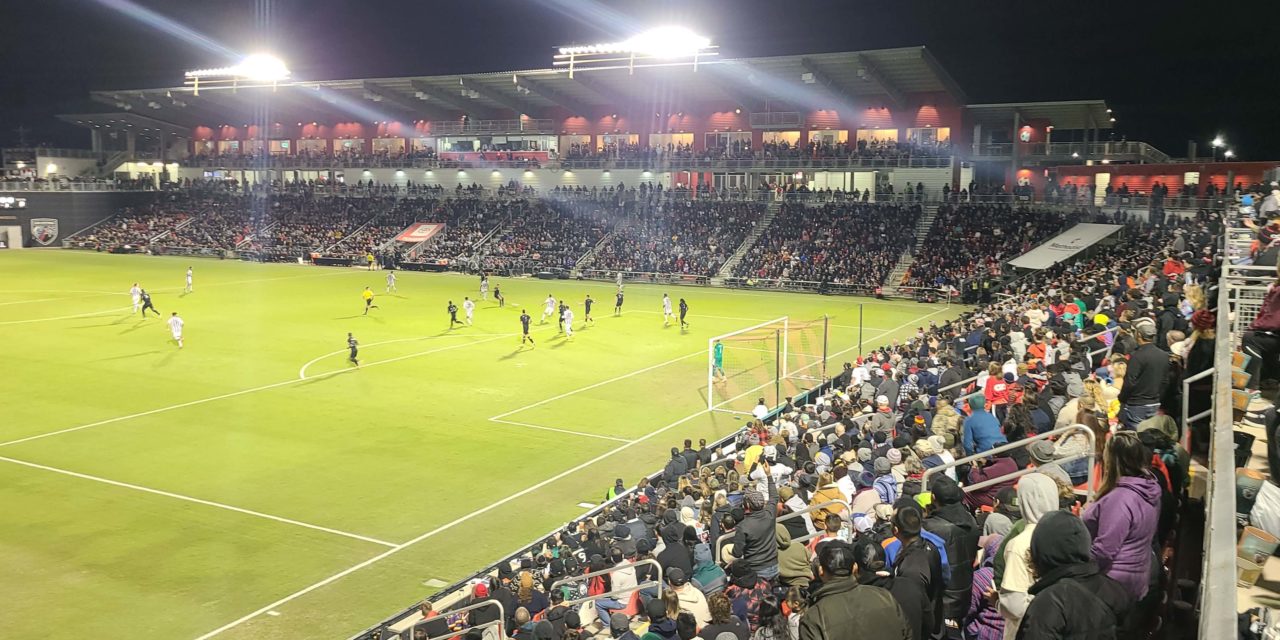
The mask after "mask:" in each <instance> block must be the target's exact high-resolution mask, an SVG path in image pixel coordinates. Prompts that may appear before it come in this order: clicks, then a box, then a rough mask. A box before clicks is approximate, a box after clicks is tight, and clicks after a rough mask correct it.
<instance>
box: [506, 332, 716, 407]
mask: <svg viewBox="0 0 1280 640" xmlns="http://www.w3.org/2000/svg"><path fill="white" fill-rule="evenodd" d="M705 355H707V351H706V350H705V349H703V350H700V351H696V352H694V353H690V354H688V355H683V356H679V357H677V358H672V359H670V360H667V361H666V362H659V363H658V364H654V365H650V366H647V367H645V368H643V369H636V370H635V371H632V372H631V373H624V374H622V375H620V376H616V377H613V378H609V379H608V380H601V381H600V382H595V383H592V384H589V385H587V386H585V387H578V388H577V389H574V390H572V391H566V392H564V393H561V394H559V395H555V396H551V397H550V398H545V399H543V400H539V401H537V402H534V403H532V404H527V405H525V406H523V407H520V408H518V409H512V410H510V411H507V412H505V413H499V414H498V415H496V416H493V417H491V418H489V419H490V420H498V419H500V418H505V417H507V416H509V415H512V414H515V413H520V412H521V411H525V410H528V409H532V408H534V407H540V406H542V405H544V404H547V403H548V402H554V401H556V400H559V399H561V398H567V397H569V396H572V395H576V394H579V393H582V392H583V391H590V390H592V389H595V388H596V387H602V386H604V385H606V384H611V383H614V382H617V381H619V380H626V379H627V378H630V377H632V376H638V375H640V374H642V373H645V372H648V371H653V370H654V369H658V368H660V367H665V366H667V365H669V364H675V363H677V362H680V361H681V360H688V359H689V358H692V357H694V356H705Z"/></svg>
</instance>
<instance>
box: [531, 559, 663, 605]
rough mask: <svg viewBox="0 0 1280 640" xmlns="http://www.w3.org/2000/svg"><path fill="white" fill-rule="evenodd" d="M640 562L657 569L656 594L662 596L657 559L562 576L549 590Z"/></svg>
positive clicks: (659, 567)
mask: <svg viewBox="0 0 1280 640" xmlns="http://www.w3.org/2000/svg"><path fill="white" fill-rule="evenodd" d="M642 564H647V565H651V566H653V567H654V568H655V569H657V571H658V596H659V597H661V596H662V565H661V564H658V561H657V560H648V559H646V560H637V561H635V562H629V563H627V565H626V566H622V565H617V566H613V567H610V568H608V569H601V570H600V571H590V572H588V573H584V574H582V575H578V576H569V577H567V578H562V579H560V580H556V581H555V582H553V583H551V590H555V589H556V588H557V587H560V586H562V585H566V584H574V583H577V582H582V581H584V580H590V579H591V578H595V577H599V576H604V575H609V574H611V573H617V572H619V571H622V570H625V569H634V568H636V567H638V566H640V565H642ZM603 597H604V594H601V595H598V596H591V597H590V598H586V600H595V599H596V598H603Z"/></svg>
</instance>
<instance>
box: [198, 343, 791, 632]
mask: <svg viewBox="0 0 1280 640" xmlns="http://www.w3.org/2000/svg"><path fill="white" fill-rule="evenodd" d="M699 353H701V352H699ZM770 384H773V382H768V383H765V384H763V385H760V386H757V387H756V388H755V389H748V390H747V391H744V392H743V393H741V394H739V395H738V396H735V397H733V398H730V399H729V400H727V401H726V402H732V401H734V400H737V399H738V398H741V397H743V396H747V395H750V394H752V393H754V392H755V391H756V390H758V389H760V388H761V387H764V386H768V385H770ZM706 413H709V412H708V411H707V410H706V409H700V410H699V411H697V412H696V413H691V414H689V415H687V416H685V417H683V418H680V419H679V420H676V421H675V422H672V423H671V424H668V425H666V426H664V427H662V428H660V429H658V430H656V431H653V432H650V433H648V434H646V435H643V436H640V437H639V438H637V439H635V440H632V441H630V442H625V443H623V444H621V445H619V446H618V447H616V448H614V449H611V450H609V451H606V452H604V453H602V454H600V455H598V456H596V457H594V458H592V459H590V460H587V461H586V462H583V463H581V464H579V465H577V466H575V467H573V468H571V469H566V470H564V471H561V472H560V473H557V474H556V475H554V476H551V477H550V478H547V479H546V480H543V481H542V482H539V483H538V484H535V485H532V486H530V487H527V488H525V489H522V490H520V491H518V492H516V493H513V494H511V495H509V496H507V497H505V498H502V499H501V500H498V501H496V502H494V503H492V504H489V505H488V506H485V507H481V508H480V509H476V510H475V511H472V512H471V513H468V514H466V515H464V516H461V517H459V518H457V519H455V520H453V521H451V522H447V523H445V524H442V525H440V526H438V527H436V528H435V529H432V530H430V531H428V532H426V533H423V534H422V535H420V536H418V537H416V538H414V539H412V540H409V541H407V542H404V543H402V544H400V545H397V546H395V547H393V548H391V549H387V550H386V551H383V552H382V553H380V554H378V555H376V556H374V557H372V558H369V559H368V560H365V561H364V562H361V563H359V564H355V565H352V566H350V567H348V568H346V569H343V570H342V571H339V572H337V573H335V574H333V575H331V576H329V577H328V578H325V579H324V580H321V581H319V582H316V583H315V584H312V585H311V586H308V587H306V588H303V589H300V590H298V591H295V592H293V593H291V594H289V595H287V596H285V597H283V598H280V599H279V600H276V601H275V602H272V603H271V604H268V605H266V606H264V607H261V608H260V609H258V610H256V611H253V612H252V613H249V614H246V615H244V616H241V617H240V618H237V619H235V620H232V621H231V622H228V623H227V624H224V625H222V626H221V627H218V628H217V629H214V630H213V631H210V632H208V633H206V634H204V635H202V636H199V637H198V638H196V640H208V639H209V638H212V637H214V636H216V635H218V634H220V633H222V632H224V631H227V630H230V629H234V628H235V627H238V626H240V625H242V624H244V623H245V622H248V621H249V620H252V619H254V618H256V617H258V616H260V615H262V614H264V613H267V612H269V611H272V610H274V609H276V608H277V607H280V606H281V605H283V604H286V603H288V602H292V601H294V600H297V599H298V598H301V597H302V596H305V595H307V594H308V593H311V592H312V591H315V590H316V589H319V588H321V587H324V586H325V585H328V584H331V583H333V582H336V581H338V580H341V579H342V578H345V577H346V576H348V575H351V574H352V573H355V572H357V571H359V570H361V569H363V568H365V567H368V566H370V565H372V564H375V563H377V562H380V561H382V560H385V559H386V558H389V557H391V556H393V555H395V554H397V553H399V552H401V551H403V550H405V549H407V548H409V547H412V546H414V545H416V544H418V543H420V542H422V541H423V540H426V539H428V538H431V537H433V536H435V535H437V534H439V533H442V532H444V531H448V530H449V529H452V528H453V527H456V526H458V525H460V524H462V523H464V522H467V521H468V520H471V519H473V518H476V517H479V516H481V515H484V514H485V513H488V512H490V511H492V510H494V509H497V508H498V507H501V506H503V505H505V504H507V503H508V502H511V501H512V500H515V499H517V498H521V497H524V496H526V495H528V494H530V493H533V492H535V491H537V490H539V489H541V488H543V487H545V486H547V485H549V484H551V483H553V482H556V481H557V480H560V479H562V478H565V477H567V476H570V475H572V474H574V473H577V472H578V471H581V470H583V469H585V468H587V467H590V466H591V465H593V464H596V463H597V462H600V461H601V460H605V459H607V458H609V457H612V456H614V455H616V454H618V453H621V452H623V451H626V450H627V449H630V448H631V447H634V446H635V445H637V444H640V443H641V442H644V441H646V440H648V439H650V438H653V437H654V436H658V435H661V434H663V433H666V432H667V431H670V430H671V429H674V428H676V427H678V426H680V425H682V424H684V423H686V422H688V421H690V420H692V419H694V418H697V417H698V416H701V415H704V414H706Z"/></svg>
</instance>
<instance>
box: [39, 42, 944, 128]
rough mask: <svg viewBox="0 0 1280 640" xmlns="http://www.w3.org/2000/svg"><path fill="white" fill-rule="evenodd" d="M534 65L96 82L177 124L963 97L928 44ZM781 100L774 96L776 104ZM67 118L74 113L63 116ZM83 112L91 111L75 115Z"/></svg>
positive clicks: (118, 105)
mask: <svg viewBox="0 0 1280 640" xmlns="http://www.w3.org/2000/svg"><path fill="white" fill-rule="evenodd" d="M573 75H574V77H572V78H570V77H569V73H568V70H567V69H565V68H563V67H562V68H554V69H533V70H526V71H505V72H490V73H474V74H462V75H445V76H412V77H399V78H362V79H351V80H319V81H291V82H285V83H280V84H278V85H275V86H270V85H258V86H244V85H242V86H240V87H238V88H235V89H233V88H232V87H229V86H217V87H215V86H205V85H202V86H201V87H200V91H199V95H195V94H194V92H193V91H192V88H191V87H190V86H177V87H165V88H156V89H130V90H113V91H94V92H92V93H91V94H90V97H91V98H92V99H93V100H94V101H96V102H98V103H102V104H107V105H111V107H112V111H113V112H114V113H115V114H116V115H118V114H120V113H134V114H145V116H146V117H147V118H149V119H153V120H160V121H164V122H168V123H171V124H174V125H177V126H185V127H191V126H195V125H211V126H216V125H218V124H235V123H241V122H258V121H260V120H262V115H261V114H262V113H264V111H263V107H262V105H263V104H269V111H266V113H269V114H270V115H269V118H270V119H271V121H273V122H281V123H283V122H286V121H290V120H293V121H302V120H307V121H310V120H321V119H323V120H325V121H327V122H341V121H349V120H353V119H354V120H356V121H371V120H400V121H412V120H418V119H421V120H444V119H456V118H458V117H459V116H460V115H462V114H464V113H465V114H467V115H470V116H472V117H473V118H478V119H490V118H495V117H497V114H503V116H504V117H510V114H511V113H512V112H515V113H524V114H528V115H530V116H534V117H537V116H539V115H540V114H543V113H546V112H548V111H549V110H550V109H552V108H560V109H564V110H567V111H568V112H570V113H572V114H575V115H591V114H598V113H599V112H601V111H602V110H607V109H612V110H616V111H624V110H626V111H634V110H637V109H639V110H643V111H648V110H651V109H650V108H651V107H654V108H655V109H652V110H656V111H662V110H663V109H664V108H667V107H674V108H684V107H686V106H692V105H694V104H697V103H702V102H718V103H726V104H736V105H739V106H740V107H741V108H743V110H747V111H754V110H764V108H765V103H766V101H771V102H773V103H779V102H781V103H784V104H787V105H789V106H791V107H793V108H796V109H852V108H866V107H878V106H887V107H898V108H904V107H905V106H906V104H907V97H906V96H907V95H908V94H919V93H943V94H947V95H949V96H950V97H951V99H952V100H954V101H955V102H957V103H959V104H964V100H965V98H964V93H963V91H962V90H961V89H960V88H959V86H958V85H957V84H956V82H955V80H953V79H952V78H951V76H950V75H949V74H948V73H947V72H946V70H944V69H943V68H942V66H941V64H939V63H938V61H937V60H936V59H935V58H934V57H933V54H931V53H930V52H929V51H928V50H927V49H926V48H924V47H907V48H899V49H879V50H873V51H850V52H840V53H817V54H808V55H794V56H774V57H765V58H738V59H719V58H715V57H711V58H707V59H705V60H700V61H699V63H698V67H697V70H696V73H695V72H694V70H693V69H692V68H691V67H690V66H689V65H688V64H686V63H680V64H650V65H649V66H641V65H637V66H636V68H635V69H634V73H632V71H631V70H630V69H628V68H626V67H625V66H618V67H612V68H588V67H578V68H576V69H575V72H574V74H573ZM775 108H776V107H775ZM668 110H670V109H668ZM63 119H64V120H66V119H67V118H66V117H64V118H63ZM75 119H79V120H82V121H83V120H85V117H83V116H77V117H76V118H73V120H72V121H74V120H75Z"/></svg>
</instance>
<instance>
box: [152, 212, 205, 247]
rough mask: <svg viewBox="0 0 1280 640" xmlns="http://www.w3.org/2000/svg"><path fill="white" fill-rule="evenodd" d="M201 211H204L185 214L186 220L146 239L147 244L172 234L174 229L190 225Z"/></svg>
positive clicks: (179, 229)
mask: <svg viewBox="0 0 1280 640" xmlns="http://www.w3.org/2000/svg"><path fill="white" fill-rule="evenodd" d="M203 213H205V212H203V211H201V212H200V213H197V214H192V215H189V216H187V219H186V220H183V221H182V222H179V223H178V224H177V225H176V226H175V227H174V228H172V229H169V230H168V231H165V232H162V233H160V234H157V235H156V237H154V238H151V239H149V240H147V244H155V243H157V242H160V239H161V238H163V237H165V236H167V235H170V234H172V233H173V232H174V231H182V230H183V229H185V228H187V227H189V226H191V223H193V222H195V221H196V218H198V217H200V215H201V214H203Z"/></svg>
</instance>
